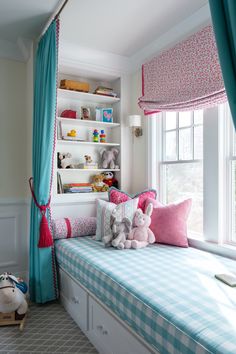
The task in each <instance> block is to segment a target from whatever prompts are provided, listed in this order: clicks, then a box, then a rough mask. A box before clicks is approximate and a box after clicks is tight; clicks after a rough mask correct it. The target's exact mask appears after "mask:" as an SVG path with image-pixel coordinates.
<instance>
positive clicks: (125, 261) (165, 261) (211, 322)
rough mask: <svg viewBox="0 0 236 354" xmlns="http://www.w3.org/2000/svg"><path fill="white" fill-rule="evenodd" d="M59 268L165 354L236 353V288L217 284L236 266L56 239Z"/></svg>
mask: <svg viewBox="0 0 236 354" xmlns="http://www.w3.org/2000/svg"><path fill="white" fill-rule="evenodd" d="M55 247H56V257H57V261H58V263H59V266H60V267H61V268H63V269H65V270H66V271H67V272H68V273H69V274H71V275H72V276H73V277H74V278H75V279H77V280H78V281H79V282H80V283H81V284H83V285H84V286H85V287H86V288H87V289H88V290H89V291H90V292H91V293H93V294H94V295H95V296H96V297H97V298H98V299H99V300H101V301H102V302H103V303H104V304H105V305H106V306H107V307H108V308H109V309H111V310H112V311H113V312H114V313H115V315H117V316H119V318H121V319H122V321H124V322H125V323H126V324H128V325H129V326H130V327H131V328H132V329H133V330H135V332H136V333H138V335H139V336H141V337H143V338H144V340H145V341H146V342H147V343H149V344H150V345H151V346H152V347H153V348H154V349H155V350H158V351H159V352H160V353H161V354H170V353H172V354H173V353H174V354H187V353H188V354H201V353H215V354H235V353H236V288H230V287H229V286H227V285H225V284H223V283H222V282H220V281H218V280H217V279H215V278H214V275H215V274H216V273H225V272H236V262H235V261H233V260H230V259H227V258H224V257H221V256H216V255H213V254H210V253H207V252H204V251H200V250H197V249H194V248H191V247H190V248H178V247H171V246H165V245H156V244H155V245H152V246H149V247H147V248H144V249H141V250H124V251H119V250H115V249H113V248H104V247H103V245H102V243H101V242H97V241H94V240H92V239H91V238H89V237H81V238H77V239H69V240H68V239H67V240H58V241H56V243H55Z"/></svg>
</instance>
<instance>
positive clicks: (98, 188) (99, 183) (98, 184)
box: [92, 174, 109, 192]
mask: <svg viewBox="0 0 236 354" xmlns="http://www.w3.org/2000/svg"><path fill="white" fill-rule="evenodd" d="M103 180H104V175H103V174H100V175H95V176H93V183H92V188H93V192H107V191H108V189H109V187H108V185H107V184H105V183H104V182H103Z"/></svg>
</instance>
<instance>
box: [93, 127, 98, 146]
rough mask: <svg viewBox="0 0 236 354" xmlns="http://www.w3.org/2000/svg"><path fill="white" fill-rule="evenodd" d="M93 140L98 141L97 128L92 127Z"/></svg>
mask: <svg viewBox="0 0 236 354" xmlns="http://www.w3.org/2000/svg"><path fill="white" fill-rule="evenodd" d="M93 142H94V143H98V142H99V132H98V130H97V129H94V131H93Z"/></svg>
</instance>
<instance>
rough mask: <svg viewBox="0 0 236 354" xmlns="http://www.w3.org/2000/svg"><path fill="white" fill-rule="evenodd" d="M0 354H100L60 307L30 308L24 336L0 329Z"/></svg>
mask: <svg viewBox="0 0 236 354" xmlns="http://www.w3.org/2000/svg"><path fill="white" fill-rule="evenodd" d="M0 353H1V354H3V353H4V354H8V353H9V354H10V353H14V354H16V353H17V354H23V353H61V354H62V353H80V354H97V353H98V352H97V351H96V349H95V348H94V346H93V345H92V344H91V343H90V342H89V340H88V339H87V337H86V336H85V335H84V334H83V332H82V331H81V330H80V329H79V327H78V326H77V325H76V323H75V322H74V321H73V320H72V319H71V317H70V316H69V315H68V314H67V313H66V311H65V310H64V308H63V307H62V306H61V305H60V304H59V303H52V304H48V305H41V306H36V305H31V306H30V312H29V315H28V317H27V319H26V324H25V328H24V330H23V332H20V331H19V327H18V326H5V327H0Z"/></svg>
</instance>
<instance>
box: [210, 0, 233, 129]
mask: <svg viewBox="0 0 236 354" xmlns="http://www.w3.org/2000/svg"><path fill="white" fill-rule="evenodd" d="M209 4H210V9H211V17H212V22H213V28H214V32H215V37H216V44H217V48H218V53H219V59H220V65H221V70H222V75H223V79H224V84H225V90H226V93H227V97H228V101H229V106H230V110H231V114H232V117H233V122H234V126H235V128H236V0H209Z"/></svg>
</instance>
